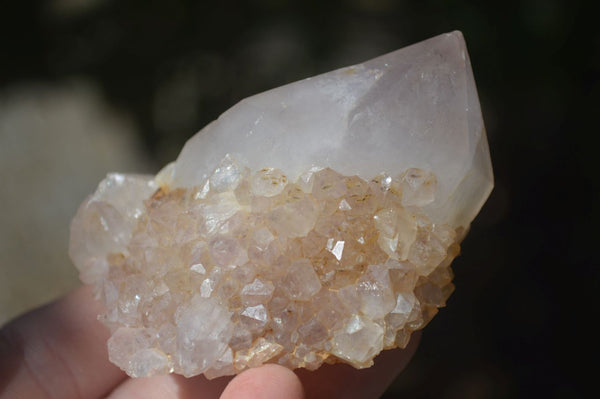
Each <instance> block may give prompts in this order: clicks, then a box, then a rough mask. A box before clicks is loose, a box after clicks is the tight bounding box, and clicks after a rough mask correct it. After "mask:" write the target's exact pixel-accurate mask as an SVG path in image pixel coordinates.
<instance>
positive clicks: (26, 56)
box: [0, 0, 600, 398]
mask: <svg viewBox="0 0 600 399" xmlns="http://www.w3.org/2000/svg"><path fill="white" fill-rule="evenodd" d="M70 3H72V4H75V5H77V4H79V3H80V5H77V6H71V7H69V6H68V4H70ZM217 3H218V4H217ZM589 3H590V4H588V3H585V2H583V1H566V0H527V1H520V2H515V1H501V2H488V3H484V2H468V1H432V0H424V1H412V2H409V1H392V0H377V1H368V0H345V1H340V0H338V1H325V0H321V1H302V2H292V1H275V0H261V1H259V0H256V1H248V2H245V3H241V2H234V1H220V2H217V1H212V2H201V1H197V2H196V1H176V0H171V1H168V0H164V1H117V0H112V1H111V0H87V1H84V0H81V1H76V0H71V1H68V0H63V1H46V2H43V1H12V2H8V1H1V2H0V5H1V6H0V7H1V8H0V90H1V89H3V88H4V87H9V86H11V85H15V84H18V83H19V82H28V81H36V82H56V81H62V80H64V79H68V78H71V77H80V76H84V77H86V78H88V79H92V80H93V81H94V82H96V83H97V84H98V85H99V86H100V87H101V89H102V91H103V94H104V95H105V96H106V98H107V99H108V100H109V101H110V102H111V104H112V105H113V106H114V107H116V108H118V109H121V110H123V111H124V112H127V113H129V114H130V115H132V116H133V118H134V121H135V123H136V125H137V127H138V129H137V130H138V131H139V132H142V133H141V135H142V137H141V138H142V139H143V143H144V145H145V151H146V152H147V153H149V154H151V156H152V157H153V159H154V160H155V164H156V165H161V164H164V163H166V162H168V161H171V160H173V159H174V158H175V156H176V155H177V153H178V151H179V149H180V148H181V146H182V145H183V143H184V142H185V140H186V139H187V138H189V137H190V136H191V135H192V134H193V133H194V132H195V131H197V130H199V129H200V128H201V127H202V126H204V125H205V124H206V123H208V122H209V121H211V120H213V119H215V118H216V117H217V116H218V115H219V114H220V113H221V112H223V111H224V110H226V109H227V108H229V107H230V106H231V105H233V104H234V103H236V102H237V101H238V100H240V99H242V98H244V97H246V96H248V95H251V94H255V93H258V92H260V91H263V90H266V89H269V88H272V87H275V86H279V85H282V84H284V83H288V82H291V81H294V80H297V79H300V78H304V77H308V76H311V75H314V74H317V73H321V72H326V71H328V70H330V69H334V68H338V67H341V66H345V65H349V64H352V63H356V62H360V61H363V60H366V59H368V58H371V57H374V56H377V55H380V54H383V53H385V52H389V51H392V50H395V49H398V48H401V47H403V46H405V45H408V44H411V43H414V42H417V41H420V40H423V39H426V38H428V37H431V36H434V35H437V34H440V33H443V32H447V31H451V30H455V29H459V30H461V31H462V32H463V33H464V35H465V38H466V41H467V45H468V47H469V52H470V56H471V62H472V65H473V70H474V73H475V78H476V80H477V84H478V88H479V95H480V99H481V102H482V109H483V113H484V119H485V121H486V126H487V130H488V137H489V143H490V150H491V155H492V162H493V165H494V171H495V176H496V187H495V189H494V191H493V193H492V195H491V197H490V199H489V201H488V203H487V204H486V205H485V207H484V209H483V210H482V212H481V214H480V215H479V217H478V218H477V219H476V220H475V222H474V224H473V226H472V229H471V232H470V234H469V236H468V237H467V239H466V240H465V241H464V243H463V255H462V256H461V257H459V258H458V259H457V260H456V262H455V264H454V270H455V272H456V279H455V284H456V286H457V289H456V292H455V293H454V294H453V296H452V297H451V298H450V300H449V303H448V306H447V308H446V309H443V310H442V311H441V312H440V313H439V315H438V316H437V317H436V318H435V319H434V320H433V322H432V323H431V324H430V326H428V327H427V328H426V330H425V333H424V336H423V341H422V344H421V347H420V349H419V351H418V353H417V355H416V357H415V359H414V361H413V362H412V363H411V365H410V366H409V367H408V369H407V370H406V371H405V372H404V373H403V374H402V375H401V376H400V377H399V378H398V380H397V381H396V382H395V383H394V385H393V386H392V387H391V388H390V390H389V391H388V393H387V394H386V396H385V398H395V397H406V398H512V397H552V398H576V397H586V396H591V392H593V391H591V392H589V391H587V388H589V387H591V386H594V385H597V384H595V382H596V381H595V380H594V379H595V377H596V374H597V372H598V370H599V369H600V367H599V366H600V361H599V360H598V352H597V350H596V348H597V341H598V338H599V337H598V333H597V330H596V329H595V328H593V327H592V326H591V324H590V323H589V321H594V319H596V318H597V316H598V310H597V304H598V299H597V295H598V294H597V293H598V291H599V284H598V272H597V269H598V256H599V255H598V251H597V250H596V248H597V247H598V244H597V239H598V234H597V229H598V227H597V226H598V207H597V206H595V205H596V204H597V202H598V191H597V180H598V178H597V176H598V174H597V171H598V168H597V167H596V162H597V160H598V156H595V155H596V153H597V147H596V142H595V140H594V139H595V138H596V137H597V135H598V123H597V122H598V119H599V118H598V115H599V114H600V111H599V109H598V101H597V99H598V96H599V95H600V82H599V74H600V72H599V71H600V68H599V67H600V65H599V63H600V62H599V54H600V36H599V35H598V33H597V25H598V21H597V15H596V14H595V13H594V12H593V10H592V8H591V3H592V2H589Z"/></svg>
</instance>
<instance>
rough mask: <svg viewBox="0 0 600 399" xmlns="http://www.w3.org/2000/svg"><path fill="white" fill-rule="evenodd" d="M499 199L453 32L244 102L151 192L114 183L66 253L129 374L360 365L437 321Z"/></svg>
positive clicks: (128, 182)
mask: <svg viewBox="0 0 600 399" xmlns="http://www.w3.org/2000/svg"><path fill="white" fill-rule="evenodd" d="M492 186H493V178H492V170H491V164H490V157H489V152H488V148H487V141H486V137H485V130H484V126H483V122H482V119H481V112H480V109H479V103H478V99H477V93H476V89H475V83H474V80H473V76H472V72H471V67H470V63H469V58H468V55H467V52H466V48H465V43H464V40H463V38H462V35H461V34H460V33H459V32H454V33H449V34H445V35H441V36H437V37H435V38H432V39H429V40H427V41H424V42H421V43H418V44H416V45H413V46H410V47H407V48H405V49H402V50H398V51H396V52H393V53H390V54H388V55H385V56H382V57H379V58H376V59H374V60H371V61H368V62H366V63H363V64H360V65H356V66H353V67H349V68H343V69H340V70H337V71H333V72H330V73H327V74H324V75H320V76H316V77H313V78H310V79H305V80H303V81H300V82H296V83H292V84H289V85H286V86H283V87H280V88H277V89H274V90H271V91H268V92H265V93H262V94H259V95H256V96H253V97H250V98H247V99H245V100H243V101H241V102H240V103H239V104H237V105H235V106H234V107H232V108H231V109H229V110H228V111H226V112H225V113H224V114H223V115H221V117H219V119H218V120H216V121H214V122H213V123H211V124H210V125H208V126H207V127H205V128H204V129H203V130H202V131H200V132H199V133H198V134H197V135H195V136H194V137H193V138H192V139H190V140H189V141H188V143H187V144H186V145H185V147H184V149H183V150H182V152H181V154H180V156H179V158H178V159H177V161H176V162H175V163H172V164H170V165H168V166H167V167H165V168H164V169H163V170H162V171H161V172H160V173H159V174H158V175H157V176H156V177H152V176H133V175H122V174H110V175H109V176H108V177H107V178H106V179H105V180H104V181H103V182H102V183H101V184H100V186H99V187H98V190H97V191H96V193H95V194H93V195H92V196H90V198H88V199H87V200H86V201H85V202H84V203H83V204H82V206H81V207H80V209H79V211H78V213H77V215H76V217H75V219H74V220H73V223H72V226H71V243H70V250H69V252H70V255H71V257H72V259H73V261H74V263H75V264H76V266H77V267H78V268H79V270H80V277H81V279H82V280H83V281H84V282H86V283H93V284H95V286H96V292H97V296H98V297H99V299H101V301H102V302H103V303H104V305H105V307H106V312H105V313H104V314H103V315H102V316H101V320H102V321H103V323H104V324H105V325H106V326H107V327H109V329H110V330H111V333H112V336H111V338H110V340H109V342H108V349H109V358H110V360H111V361H112V362H113V363H115V364H117V365H118V366H119V367H121V368H123V369H124V370H125V371H126V372H127V373H128V374H129V375H131V376H134V377H140V376H149V375H154V374H164V373H169V372H176V373H179V374H183V375H185V376H193V375H197V374H201V373H204V374H205V375H206V376H207V377H208V378H215V377H218V376H221V375H231V374H235V373H238V372H240V371H243V370H244V369H246V368H248V367H255V366H258V365H260V364H263V363H265V362H276V363H279V364H282V365H285V366H287V367H290V368H297V367H305V368H308V369H316V368H318V367H319V366H320V365H321V364H322V363H324V362H328V363H335V362H345V363H348V364H351V365H353V366H354V367H358V368H362V367H369V366H370V365H372V364H373V358H374V357H375V356H376V355H377V354H378V353H379V352H380V351H381V350H383V349H390V348H394V347H405V346H406V344H407V343H408V340H409V339H410V335H411V333H412V332H413V331H415V330H417V329H420V328H422V327H423V326H424V325H425V324H426V323H427V322H428V321H429V320H431V318H432V317H433V316H434V315H435V313H436V312H437V309H438V308H439V307H441V306H444V304H445V301H446V299H447V298H448V296H449V295H450V293H451V292H452V290H453V285H452V284H451V280H452V271H451V269H450V264H451V262H452V259H453V258H454V257H455V256H456V255H457V254H458V252H459V246H458V242H459V241H460V239H461V238H462V236H463V234H464V232H465V231H466V230H467V229H468V227H469V224H470V223H471V221H472V220H473V218H474V217H475V215H476V214H477V212H478V211H479V209H480V208H481V206H482V205H483V203H484V201H485V199H486V198H487V196H488V195H489V192H490V191H491V189H492Z"/></svg>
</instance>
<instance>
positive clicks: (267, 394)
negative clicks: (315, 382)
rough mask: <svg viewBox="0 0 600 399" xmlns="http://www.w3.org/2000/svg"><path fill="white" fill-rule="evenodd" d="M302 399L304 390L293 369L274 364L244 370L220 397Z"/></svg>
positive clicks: (229, 398) (230, 398)
mask: <svg viewBox="0 0 600 399" xmlns="http://www.w3.org/2000/svg"><path fill="white" fill-rule="evenodd" d="M280 398H287V399H303V398H304V391H303V389H302V384H301V383H300V380H299V379H298V377H297V376H296V374H294V372H293V371H291V370H289V369H287V368H285V367H283V366H279V365H276V364H265V365H264V366H261V367H258V368H253V369H249V370H246V371H244V372H243V373H241V374H240V375H238V376H236V377H235V378H234V379H233V380H231V382H230V383H229V385H227V388H225V391H224V392H223V395H221V398H220V399H280Z"/></svg>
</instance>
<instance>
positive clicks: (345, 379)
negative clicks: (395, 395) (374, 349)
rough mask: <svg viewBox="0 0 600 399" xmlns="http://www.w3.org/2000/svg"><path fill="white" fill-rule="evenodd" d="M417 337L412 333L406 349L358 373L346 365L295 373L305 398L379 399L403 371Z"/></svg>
mask: <svg viewBox="0 0 600 399" xmlns="http://www.w3.org/2000/svg"><path fill="white" fill-rule="evenodd" d="M420 337H421V334H420V331H419V332H415V333H413V336H412V338H411V341H410V343H409V344H408V346H407V347H406V349H392V350H386V351H383V352H381V354H380V355H379V356H377V357H376V358H375V364H374V365H373V366H371V367H369V368H367V369H362V370H357V369H355V368H353V367H351V366H349V365H347V364H326V365H323V366H321V367H320V368H319V369H318V370H316V371H308V370H305V369H300V370H296V374H298V377H299V378H300V381H302V385H303V386H304V391H305V392H306V397H307V398H311V399H313V398H314V399H322V398H347V399H353V398H356V399H359V398H360V399H366V398H378V397H380V396H381V395H382V394H383V392H384V391H385V390H386V388H387V387H388V386H389V385H390V384H391V383H392V381H393V380H394V378H395V377H396V376H397V375H398V374H399V373H400V372H401V371H402V370H403V369H404V368H405V367H406V365H407V364H408V362H409V361H410V359H411V358H412V356H413V355H414V353H415V351H416V349H417V346H418V345H419V340H420Z"/></svg>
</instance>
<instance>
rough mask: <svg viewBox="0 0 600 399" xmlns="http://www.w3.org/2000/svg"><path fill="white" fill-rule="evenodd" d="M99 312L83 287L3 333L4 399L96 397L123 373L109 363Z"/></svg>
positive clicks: (0, 371)
mask: <svg viewBox="0 0 600 399" xmlns="http://www.w3.org/2000/svg"><path fill="white" fill-rule="evenodd" d="M100 312H101V307H100V305H99V304H98V303H96V301H94V299H93V298H92V290H91V288H90V287H82V288H79V289H77V290H76V291H74V292H72V293H71V294H69V295H67V296H65V297H63V298H61V299H59V300H57V301H56V302H53V303H51V304H49V305H46V306H44V307H41V308H39V309H36V310H34V311H32V312H29V313H27V314H25V315H23V316H21V317H20V318H18V319H16V320H14V321H12V322H11V323H9V324H8V325H6V326H5V327H3V328H2V330H0V398H5V397H6V398H65V399H69V398H94V397H98V396H101V395H104V394H106V393H107V392H109V391H110V390H111V389H112V388H113V387H114V386H115V385H117V384H118V383H119V382H120V381H122V380H123V379H124V378H125V374H124V373H123V372H122V371H121V370H119V369H118V368H117V367H115V366H113V365H112V364H111V363H110V362H109V361H108V355H107V350H106V340H107V339H108V337H109V333H108V330H107V329H106V328H105V327H104V326H102V325H101V323H100V322H98V320H97V315H98V314H99V313H100Z"/></svg>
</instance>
